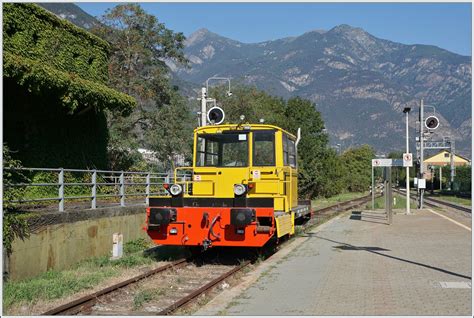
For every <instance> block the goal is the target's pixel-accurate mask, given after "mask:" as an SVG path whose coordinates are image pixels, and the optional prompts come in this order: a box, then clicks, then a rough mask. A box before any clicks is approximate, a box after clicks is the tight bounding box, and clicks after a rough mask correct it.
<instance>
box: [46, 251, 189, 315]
mask: <svg viewBox="0 0 474 318" xmlns="http://www.w3.org/2000/svg"><path fill="white" fill-rule="evenodd" d="M188 262H189V260H188V259H180V260H178V261H175V262H173V263H170V264H166V265H164V266H161V267H158V268H155V269H153V270H150V271H148V272H146V273H143V274H140V275H138V276H135V277H132V278H130V279H127V280H124V281H122V282H120V283H118V284H115V285H112V286H109V287H107V288H104V289H101V290H99V291H97V292H95V293H92V294H90V295H87V296H84V297H81V298H79V299H76V300H73V301H71V302H68V303H66V304H64V305H61V306H59V307H56V308H53V309H50V310H48V311H46V312H44V313H42V314H41V315H42V316H53V315H65V314H69V315H74V314H77V313H79V312H81V311H82V310H83V308H84V307H91V306H93V305H94V304H95V303H96V302H97V298H98V297H100V296H103V295H106V294H109V293H111V292H113V291H115V290H117V289H119V288H122V287H125V286H127V285H130V284H132V283H136V282H138V281H140V280H142V279H144V278H147V277H149V276H151V275H155V274H158V273H160V272H163V271H165V270H168V269H171V268H177V267H181V266H184V265H186V264H187V263H188Z"/></svg>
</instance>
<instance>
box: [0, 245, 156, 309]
mask: <svg viewBox="0 0 474 318" xmlns="http://www.w3.org/2000/svg"><path fill="white" fill-rule="evenodd" d="M147 247H148V243H147V241H145V240H144V239H138V240H134V241H130V242H127V243H125V245H124V256H123V257H122V258H121V259H118V260H111V259H110V258H109V257H108V256H101V257H94V258H90V259H87V260H84V261H82V262H80V263H78V264H76V266H74V267H73V268H71V269H68V270H63V271H57V270H50V271H47V272H45V273H42V274H40V275H38V276H36V277H33V278H29V279H25V280H22V281H8V282H4V284H3V305H4V309H5V311H6V312H8V310H9V309H10V308H11V307H12V306H13V305H16V304H34V303H36V302H38V301H40V300H54V299H59V298H63V297H66V296H69V295H71V294H74V293H76V292H79V291H82V290H85V289H90V288H93V287H95V286H97V285H98V284H100V283H101V282H103V281H104V280H106V279H107V278H111V277H114V276H118V275H120V274H121V273H123V272H124V270H126V269H129V268H132V267H136V266H140V265H146V264H151V263H153V262H155V261H156V257H157V255H155V254H153V253H151V254H148V255H145V254H144V253H143V250H144V249H145V248H147ZM144 296H145V295H144ZM144 296H143V297H144ZM137 301H138V300H137Z"/></svg>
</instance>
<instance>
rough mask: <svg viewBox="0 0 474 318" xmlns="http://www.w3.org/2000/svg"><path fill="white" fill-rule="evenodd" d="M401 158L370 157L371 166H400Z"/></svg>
mask: <svg viewBox="0 0 474 318" xmlns="http://www.w3.org/2000/svg"><path fill="white" fill-rule="evenodd" d="M402 166H403V159H372V167H402Z"/></svg>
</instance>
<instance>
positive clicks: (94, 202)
mask: <svg viewBox="0 0 474 318" xmlns="http://www.w3.org/2000/svg"><path fill="white" fill-rule="evenodd" d="M91 196H92V202H91V208H92V209H96V208H97V170H94V172H92V195H91Z"/></svg>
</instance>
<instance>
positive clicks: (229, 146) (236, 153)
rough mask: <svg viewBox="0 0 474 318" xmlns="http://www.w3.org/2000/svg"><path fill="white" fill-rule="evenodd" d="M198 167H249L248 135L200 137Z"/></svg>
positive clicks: (198, 142)
mask: <svg viewBox="0 0 474 318" xmlns="http://www.w3.org/2000/svg"><path fill="white" fill-rule="evenodd" d="M196 146H197V149H196V166H198V167H246V166H248V135H247V134H246V133H223V134H202V135H198V140H197V145H196Z"/></svg>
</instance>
